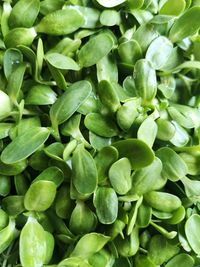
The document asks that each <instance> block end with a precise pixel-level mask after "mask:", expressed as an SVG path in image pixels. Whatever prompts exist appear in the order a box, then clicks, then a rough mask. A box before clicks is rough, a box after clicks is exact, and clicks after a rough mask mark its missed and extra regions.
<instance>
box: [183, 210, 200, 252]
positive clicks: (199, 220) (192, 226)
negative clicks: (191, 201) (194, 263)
mask: <svg viewBox="0 0 200 267" xmlns="http://www.w3.org/2000/svg"><path fill="white" fill-rule="evenodd" d="M199 225H200V216H199V215H198V214H193V215H191V216H190V217H189V218H188V220H187V221H186V224H185V234H186V237H187V240H188V242H189V244H190V246H191V248H192V249H193V251H194V252H195V253H196V254H197V255H200V241H199V239H198V238H197V235H198V231H199Z"/></svg>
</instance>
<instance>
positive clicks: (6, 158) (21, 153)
mask: <svg viewBox="0 0 200 267" xmlns="http://www.w3.org/2000/svg"><path fill="white" fill-rule="evenodd" d="M48 137H49V130H48V129H47V128H44V127H34V128H30V129H29V130H27V131H26V132H24V133H23V134H22V135H19V136H17V137H16V138H15V139H14V140H13V141H12V142H11V143H10V144H9V145H8V146H7V147H6V148H5V149H4V150H3V152H2V154H1V160H2V161H3V163H6V164H12V163H16V162H19V161H21V160H23V159H26V158H27V157H29V156H30V155H31V154H33V153H34V152H35V151H36V150H37V149H38V148H39V147H40V146H41V145H42V144H44V142H45V141H46V140H47V139H48Z"/></svg>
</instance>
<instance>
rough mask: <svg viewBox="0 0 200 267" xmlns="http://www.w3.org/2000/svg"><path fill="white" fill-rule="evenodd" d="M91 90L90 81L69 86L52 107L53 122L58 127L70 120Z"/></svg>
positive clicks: (51, 116)
mask: <svg viewBox="0 0 200 267" xmlns="http://www.w3.org/2000/svg"><path fill="white" fill-rule="evenodd" d="M91 91H92V86H91V84H90V83H89V82H88V81H79V82H76V83H74V84H72V85H71V86H70V87H69V88H67V90H66V91H65V93H64V94H62V96H60V97H59V98H58V99H57V101H56V102H55V103H54V104H53V105H52V107H51V109H50V118H51V121H52V124H53V125H55V126H56V127H57V125H59V124H61V123H63V122H65V121H66V120H68V119H69V118H70V117H71V116H72V115H73V114H74V112H75V111H76V110H77V109H78V108H79V106H80V105H81V104H82V103H83V102H84V101H85V100H86V99H87V97H88V96H89V95H90V93H91Z"/></svg>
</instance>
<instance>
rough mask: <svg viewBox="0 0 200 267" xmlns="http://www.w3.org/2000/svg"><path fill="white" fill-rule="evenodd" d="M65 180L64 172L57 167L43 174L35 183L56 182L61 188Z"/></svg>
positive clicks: (46, 170)
mask: <svg viewBox="0 0 200 267" xmlns="http://www.w3.org/2000/svg"><path fill="white" fill-rule="evenodd" d="M63 180H64V175H63V172H62V171H61V170H60V169H59V168H58V167H56V166H52V167H49V168H47V169H45V170H44V171H43V172H41V173H40V174H39V175H38V176H37V177H36V178H35V179H34V180H33V182H37V181H50V182H54V183H55V185H56V186H57V187H59V186H60V185H61V184H62V182H63Z"/></svg>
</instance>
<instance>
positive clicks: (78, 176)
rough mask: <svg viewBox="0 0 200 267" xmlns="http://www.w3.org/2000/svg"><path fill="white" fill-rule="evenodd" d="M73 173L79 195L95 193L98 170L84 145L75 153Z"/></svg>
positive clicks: (79, 146) (78, 147)
mask: <svg viewBox="0 0 200 267" xmlns="http://www.w3.org/2000/svg"><path fill="white" fill-rule="evenodd" d="M72 172H73V176H72V181H73V184H74V186H75V188H76V190H77V191H78V192H79V193H82V194H91V193H93V192H94V190H95V189H96V186H97V168H96V164H95V161H94V159H93V157H92V156H91V154H90V153H89V152H88V151H87V150H86V149H85V148H84V146H83V145H82V144H80V145H78V146H77V148H76V149H75V151H74V153H73V157H72Z"/></svg>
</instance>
